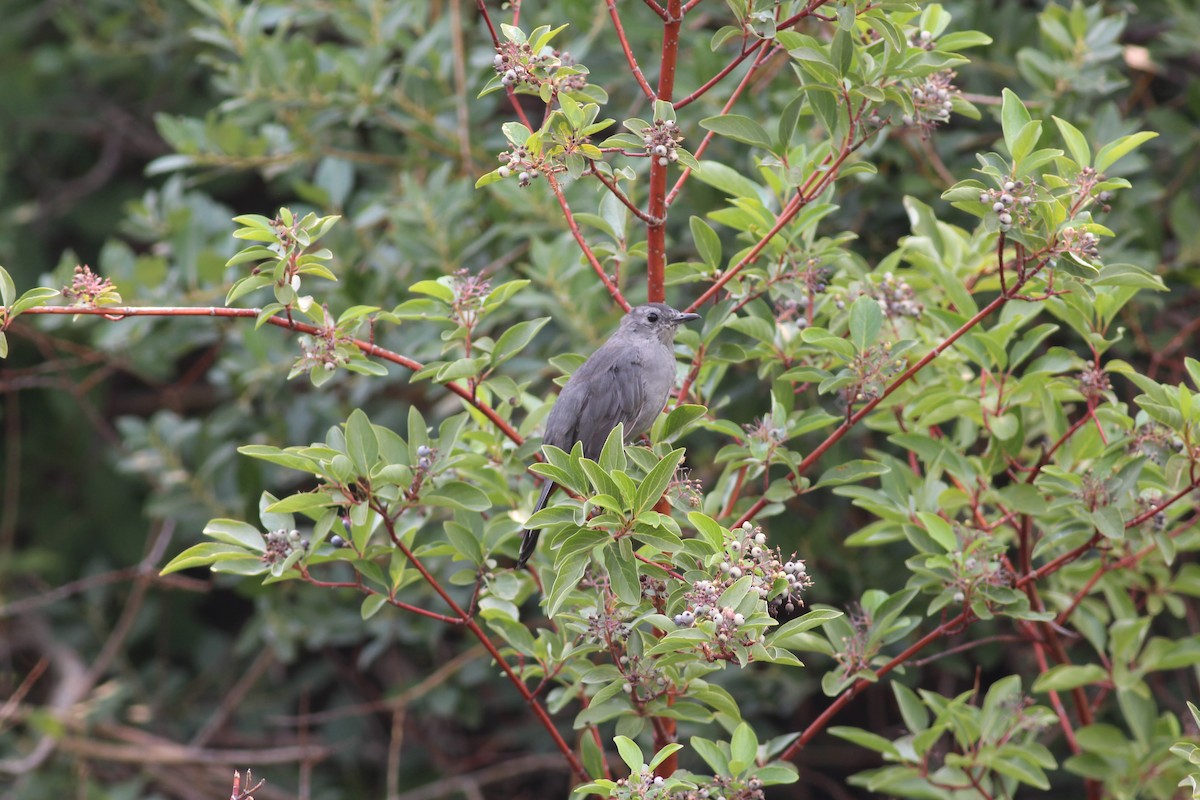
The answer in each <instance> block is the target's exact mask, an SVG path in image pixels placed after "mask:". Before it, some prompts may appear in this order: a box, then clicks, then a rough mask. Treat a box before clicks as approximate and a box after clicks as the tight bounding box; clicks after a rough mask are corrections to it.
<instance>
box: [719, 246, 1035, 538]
mask: <svg viewBox="0 0 1200 800" xmlns="http://www.w3.org/2000/svg"><path fill="white" fill-rule="evenodd" d="M1046 263H1047V262H1045V261H1043V262H1042V263H1041V264H1039V265H1038V266H1037V267H1036V268H1034V269H1032V270H1030V271H1029V272H1028V273H1027V274H1026V275H1025V276H1024V278H1022V280H1021V282H1020V283H1018V284H1017V285H1015V286H1014V287H1013V292H1016V291H1018V290H1019V289H1020V288H1021V287H1022V286H1023V285H1024V284H1025V283H1026V282H1028V281H1029V280H1031V279H1032V278H1033V277H1034V276H1035V275H1036V274H1037V273H1038V272H1039V271H1040V270H1041V269H1042V268H1043V267H1045V265H1046ZM706 294H707V293H706ZM701 299H704V298H703V297H702V298H701ZM1008 300H1009V297H1008V296H1006V295H1000V296H999V297H997V298H996V299H995V300H993V301H992V302H990V303H988V304H987V305H986V306H984V307H983V308H981V309H979V311H978V312H976V314H975V316H973V317H971V318H970V319H969V320H967V321H966V322H964V323H963V324H962V325H961V326H960V327H959V328H958V330H956V331H954V332H953V333H951V334H950V335H949V336H947V337H946V338H945V339H943V340H942V341H941V342H940V343H939V344H938V345H937V346H936V347H934V348H933V349H932V350H930V351H929V352H928V353H926V354H925V355H924V356H923V357H922V358H921V360H919V361H917V362H916V363H915V364H913V365H912V366H911V367H909V368H908V369H906V370H905V371H904V372H903V373H902V374H901V375H900V377H898V378H896V379H895V380H894V381H892V382H891V383H890V384H888V386H887V388H886V389H884V390H883V391H882V392H881V393H880V394H879V396H878V397H875V398H874V399H872V400H870V401H868V402H867V403H866V404H865V405H863V407H862V408H860V409H859V410H858V411H857V412H855V413H854V414H852V415H850V416H849V417H847V418H846V420H845V421H843V422H842V424H841V425H838V427H837V428H836V429H835V430H834V432H833V433H831V434H829V436H828V437H827V438H826V439H825V441H823V442H821V443H820V444H819V445H817V446H816V448H814V449H813V451H812V452H811V453H809V454H808V456H807V457H805V459H804V460H803V461H801V462H800V464H799V465H798V466H797V467H796V470H795V471H794V472H793V473H792V474H793V475H794V476H799V475H801V474H803V473H804V471H805V470H807V469H808V468H809V467H811V466H812V465H813V463H814V462H815V461H816V460H817V459H818V458H820V457H821V456H823V455H824V454H825V452H826V451H827V450H829V448H831V447H833V446H834V445H835V444H837V442H838V441H840V440H841V438H842V437H843V436H845V435H846V434H847V433H849V432H850V429H851V428H853V427H854V426H855V425H857V424H858V423H859V422H860V421H861V420H862V419H863V417H865V416H866V415H867V414H869V413H871V411H873V410H874V409H875V407H876V406H878V405H879V404H880V403H882V402H883V401H884V400H886V399H887V398H888V397H889V396H890V395H891V394H892V393H893V392H895V391H896V390H897V389H899V388H900V387H901V386H902V385H903V384H905V383H907V382H908V381H909V380H910V379H911V378H912V376H913V375H916V374H917V373H918V372H920V371H921V370H922V369H924V368H925V367H926V366H927V365H928V364H929V363H930V362H931V361H933V360H934V359H935V358H937V357H938V356H940V355H941V354H942V353H944V352H945V351H946V350H947V349H948V348H949V347H950V346H951V345H953V344H954V343H955V342H957V341H958V340H959V339H960V338H962V336H963V335H964V334H965V333H967V331H969V330H971V329H972V328H974V327H975V326H976V325H978V324H979V323H980V322H982V321H983V320H984V319H985V318H987V317H988V316H990V315H992V314H993V313H995V312H996V311H999V310H1000V308H1001V307H1003V306H1004V304H1005V303H1007V302H1008ZM696 302H697V303H699V302H700V301H699V300H698V301H696ZM766 505H767V499H766V498H765V497H760V498H759V499H758V500H756V501H755V503H754V505H752V506H751V507H750V508H749V509H748V510H747V511H746V513H744V514H742V516H741V518H739V519H738V521H737V522H735V523H734V527H738V526H740V525H741V524H742V523H744V522H748V521H750V520H752V519H754V517H755V516H756V515H757V514H758V512H760V511H762V510H763V508H765V507H766Z"/></svg>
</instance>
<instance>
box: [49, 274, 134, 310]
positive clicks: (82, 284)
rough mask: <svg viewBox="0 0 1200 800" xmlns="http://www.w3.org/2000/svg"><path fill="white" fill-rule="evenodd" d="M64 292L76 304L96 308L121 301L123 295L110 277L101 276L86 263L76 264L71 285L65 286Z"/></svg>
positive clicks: (72, 303)
mask: <svg viewBox="0 0 1200 800" xmlns="http://www.w3.org/2000/svg"><path fill="white" fill-rule="evenodd" d="M62 293H63V297H65V298H67V299H68V300H70V301H71V305H74V306H87V307H88V308H95V307H96V306H104V305H112V304H113V303H119V302H121V295H119V294H117V289H116V287H115V286H113V282H112V281H110V280H109V279H108V278H101V277H100V276H99V275H97V274H96V273H94V272H92V268H91V267H89V266H87V265H86V264H84V265H82V266H80V265H76V267H75V272H74V274H73V275H72V276H71V285H70V286H67V287H64V288H63V290H62Z"/></svg>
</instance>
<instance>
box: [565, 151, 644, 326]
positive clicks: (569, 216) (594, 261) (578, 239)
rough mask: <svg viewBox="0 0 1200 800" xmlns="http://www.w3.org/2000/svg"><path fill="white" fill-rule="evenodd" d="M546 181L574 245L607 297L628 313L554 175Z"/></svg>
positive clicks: (615, 286) (621, 297) (628, 306)
mask: <svg viewBox="0 0 1200 800" xmlns="http://www.w3.org/2000/svg"><path fill="white" fill-rule="evenodd" d="M546 180H547V181H549V182H550V189H551V190H552V191H553V192H554V196H555V197H556V198H558V205H559V207H560V208H562V211H563V216H564V218H565V219H566V220H567V227H568V228H569V229H570V230H571V235H572V236H574V237H575V243H576V244H578V245H579V249H580V250H582V251H583V255H584V258H586V259H587V261H588V263H589V264H591V265H592V270H593V271H594V272H595V273H596V275H597V276H598V277H599V278H600V281H601V283H603V284H604V288H605V289H607V290H608V294H609V296H610V297H612V299H613V300H615V301H616V303H617V305H619V306H620V307H621V309H622V310H624V311H628V310H629V309H630V308H631V306H630V305H629V301H628V300H626V299H625V297H624V295H622V294H621V290H620V289H618V288H617V285H616V284H615V283H613V281H612V278H610V277H608V273H606V272H605V271H604V265H603V264H601V263H600V259H598V258H596V254H595V252H593V250H592V247H591V245H589V244H588V242H587V239H586V238H585V237H584V235H583V231H582V230H580V229H579V223H578V222H577V221H576V220H575V214H574V213H573V212H572V211H571V206H570V205H569V204H568V203H567V198H566V195H564V194H563V190H562V187H561V186H559V185H558V181H557V180H555V178H554V174H553V173H547V174H546Z"/></svg>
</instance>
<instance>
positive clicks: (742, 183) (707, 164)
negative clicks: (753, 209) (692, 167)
mask: <svg viewBox="0 0 1200 800" xmlns="http://www.w3.org/2000/svg"><path fill="white" fill-rule="evenodd" d="M693 174H694V175H695V177H697V178H699V179H700V180H701V181H703V182H704V183H707V184H708V185H709V186H712V187H714V188H716V189H719V190H720V191H722V192H725V194H728V195H730V196H732V197H748V198H753V199H756V200H757V199H758V197H759V186H758V184H756V183H755V182H754V181H752V180H750V179H749V178H747V177H745V176H744V175H742V173H740V172H738V171H737V170H736V169H734V168H733V167H729V166H726V165H725V164H722V163H721V162H720V161H701V162H700V169H699V171H695V172H694V173H693Z"/></svg>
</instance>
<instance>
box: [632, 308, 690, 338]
mask: <svg viewBox="0 0 1200 800" xmlns="http://www.w3.org/2000/svg"><path fill="white" fill-rule="evenodd" d="M694 319H700V315H699V314H692V313H691V312H684V311H676V310H675V309H673V308H671V307H670V306H669V305H667V304H666V303H646V304H645V305H643V306H635V307H634V308H632V309H630V310H629V313H628V314H626V315H625V319H623V320H621V327H622V328H624V329H625V330H627V331H633V332H636V333H640V334H643V335H649V336H654V337H656V338H658V339H659V340H660V341H661V342H662V343H663V344H666V345H670V344H671V342H673V341H674V340H675V331H676V329H677V328H678V327H679V325H680V324H681V323H684V322H691V321H692V320H694Z"/></svg>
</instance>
